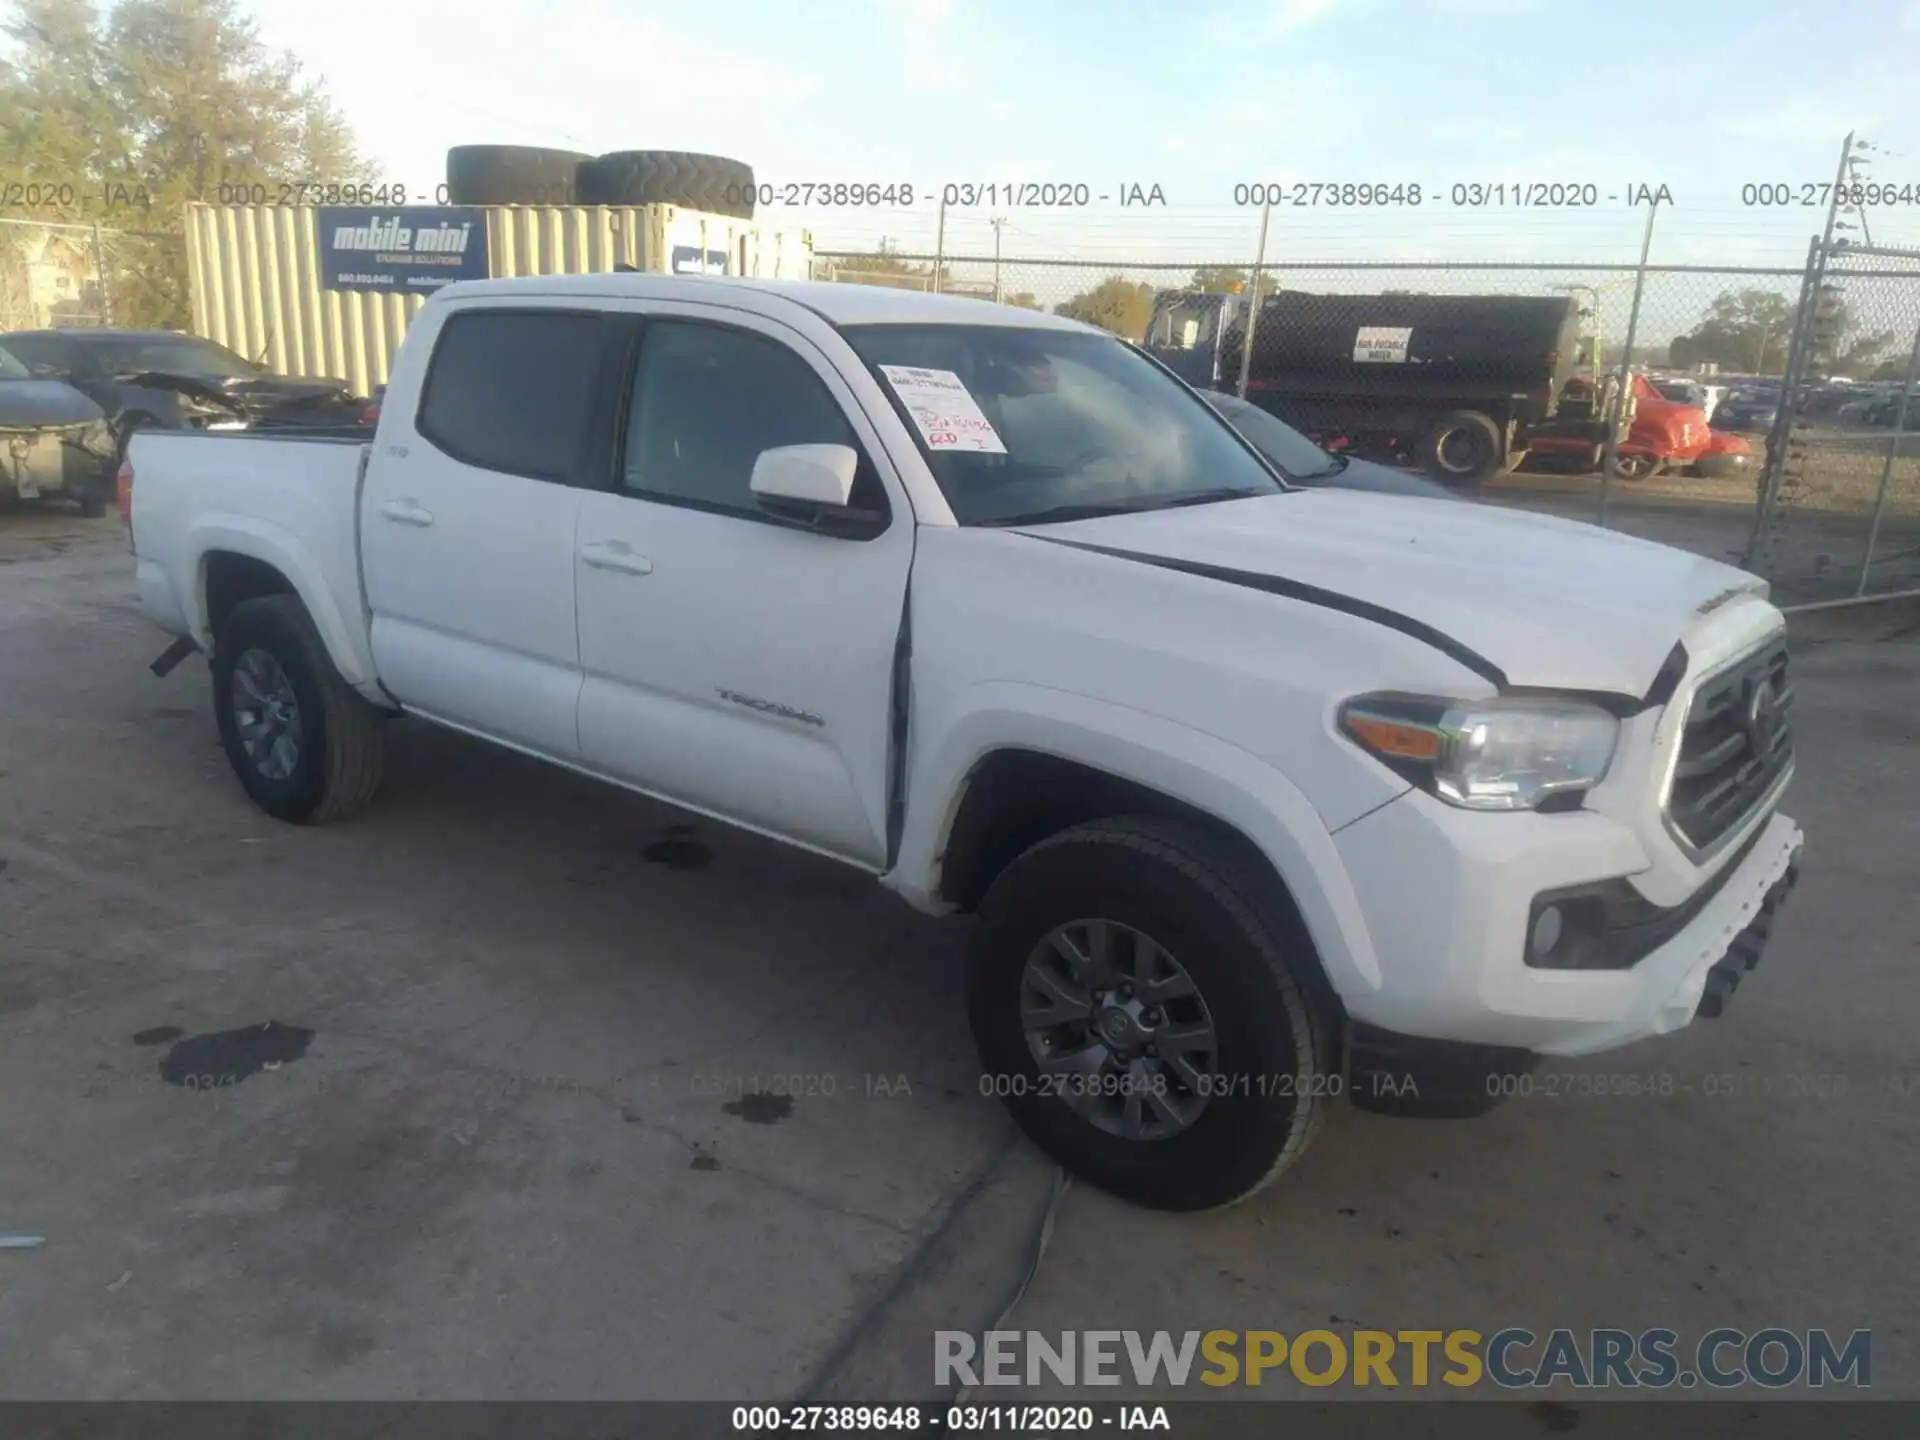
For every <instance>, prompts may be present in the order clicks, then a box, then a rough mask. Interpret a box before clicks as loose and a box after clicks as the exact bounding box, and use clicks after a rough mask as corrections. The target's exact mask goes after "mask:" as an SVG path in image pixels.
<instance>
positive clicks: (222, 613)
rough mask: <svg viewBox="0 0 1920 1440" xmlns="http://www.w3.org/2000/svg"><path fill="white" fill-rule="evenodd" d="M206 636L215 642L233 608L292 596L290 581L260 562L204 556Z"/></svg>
mask: <svg viewBox="0 0 1920 1440" xmlns="http://www.w3.org/2000/svg"><path fill="white" fill-rule="evenodd" d="M205 564H206V592H207V633H208V634H209V635H211V636H212V637H213V638H214V641H215V643H218V641H219V638H220V631H221V630H222V629H223V628H224V627H225V625H226V623H227V616H229V615H231V614H232V613H233V607H234V606H236V605H238V604H240V603H241V602H242V601H244V600H257V599H258V598H259V597H260V596H262V595H293V594H296V593H298V592H296V591H295V590H294V588H293V582H292V581H290V580H288V579H287V577H286V576H284V575H282V574H281V573H280V572H279V571H278V570H276V569H274V568H273V566H271V565H269V564H267V562H266V561H264V560H256V559H254V558H253V557H252V556H251V555H236V554H234V553H233V552H232V551H231V550H214V551H210V552H209V553H208V555H207V557H206V562H205Z"/></svg>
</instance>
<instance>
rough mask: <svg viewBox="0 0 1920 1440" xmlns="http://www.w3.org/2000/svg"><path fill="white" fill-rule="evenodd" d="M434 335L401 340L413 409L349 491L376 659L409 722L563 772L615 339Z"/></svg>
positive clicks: (511, 324) (555, 316) (474, 321)
mask: <svg viewBox="0 0 1920 1440" xmlns="http://www.w3.org/2000/svg"><path fill="white" fill-rule="evenodd" d="M427 319H428V317H426V316H423V317H422V320H421V321H417V322H416V329H419V328H422V322H424V321H427ZM438 319H439V329H438V332H437V333H436V334H431V335H423V336H419V337H418V338H417V339H415V338H414V337H409V343H411V344H417V343H422V342H425V341H428V340H429V339H430V340H431V350H430V352H429V359H428V368H427V373H426V376H425V381H424V384H423V386H422V388H421V389H420V392H419V403H418V408H417V410H416V411H415V413H414V414H413V415H411V416H401V415H389V416H388V417H386V418H385V419H384V420H383V423H382V426H381V429H380V432H379V440H378V442H377V443H376V445H375V447H374V454H373V456H372V459H371V461H370V463H369V466H368V471H367V479H366V484H365V486H364V488H363V494H362V500H361V511H360V535H361V547H362V550H361V553H362V557H363V563H364V565H365V570H366V587H367V602H368V606H369V608H370V610H371V611H372V614H373V653H374V659H375V662H376V663H377V664H378V666H379V670H380V676H381V679H382V680H383V681H384V683H385V684H386V686H387V688H388V689H389V690H390V691H392V693H393V695H394V697H395V698H396V699H398V700H399V701H400V702H401V703H402V704H404V705H405V706H407V707H408V708H409V709H411V710H415V711H418V712H420V713H422V714H424V715H428V716H430V717H432V718H434V719H437V720H441V721H444V722H447V723H450V724H453V725H456V726H459V727H461V728H464V729H468V730H472V731H475V732H478V733H480V734H483V735H486V736H488V737H490V738H493V739H497V740H503V741H506V742H507V743H509V744H512V745H516V746H519V747H521V748H524V749H528V750H533V751H535V752H538V753H540V754H543V755H549V756H554V757H557V758H560V759H567V760H572V759H577V758H578V756H579V753H580V745H579V731H578V728H577V726H576V711H577V709H578V705H579V698H580V680H581V675H580V648H579V640H578V633H577V629H576V622H575V610H574V543H575V537H574V531H575V526H576V523H577V520H578V516H579V512H580V502H581V498H582V495H583V494H584V493H585V492H584V491H583V489H582V488H581V487H582V486H583V485H585V484H588V483H594V482H595V480H596V479H597V477H599V476H602V475H604V474H605V471H606V465H607V458H608V448H607V447H608V446H609V445H610V444H611V439H612V434H613V418H612V408H611V404H612V402H613V401H615V400H617V398H618V387H617V378H616V377H617V372H613V371H609V370H608V369H607V368H606V367H607V365H608V363H609V358H610V357H617V356H618V355H619V354H620V353H621V348H622V347H621V346H620V345H619V344H618V342H617V339H616V333H617V332H618V331H619V328H620V322H619V320H618V317H613V316H608V315H605V314H603V313H596V312H592V311H580V310H569V309H567V308H565V307H564V305H544V306H543V305H539V304H538V303H536V302H529V303H528V304H527V305H525V306H518V305H516V306H515V307H514V308H511V309H508V308H502V307H498V306H491V305H490V306H485V307H468V308H456V309H451V310H449V311H448V312H446V313H445V314H444V315H443V316H441V317H438Z"/></svg>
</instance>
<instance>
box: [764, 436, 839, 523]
mask: <svg viewBox="0 0 1920 1440" xmlns="http://www.w3.org/2000/svg"><path fill="white" fill-rule="evenodd" d="M859 465H860V457H859V456H858V455H856V454H855V453H854V452H853V451H852V449H850V448H849V447H848V446H845V445H779V446H776V447H774V448H773V449H771V450H762V451H761V452H760V456H759V458H758V459H756V460H755V461H754V462H753V478H752V479H751V480H750V481H748V483H747V488H748V489H749V490H751V491H752V492H753V493H754V495H755V496H756V497H757V498H759V499H761V500H774V501H781V500H786V501H791V502H793V503H794V504H796V505H803V506H806V507H808V508H809V509H816V510H819V509H829V510H844V509H846V508H847V502H848V501H849V500H851V499H852V498H853V472H854V471H855V470H856V469H858V468H859Z"/></svg>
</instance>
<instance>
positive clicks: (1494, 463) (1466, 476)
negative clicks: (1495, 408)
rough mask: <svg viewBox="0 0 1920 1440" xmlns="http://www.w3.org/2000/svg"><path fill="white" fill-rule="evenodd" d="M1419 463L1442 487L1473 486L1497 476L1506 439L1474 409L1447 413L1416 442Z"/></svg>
mask: <svg viewBox="0 0 1920 1440" xmlns="http://www.w3.org/2000/svg"><path fill="white" fill-rule="evenodd" d="M1419 454H1420V463H1421V465H1422V466H1423V467H1424V468H1425V469H1426V472H1427V474H1429V475H1431V476H1432V477H1433V478H1434V479H1435V480H1438V481H1439V482H1440V483H1441V484H1442V485H1458V486H1473V485H1478V484H1480V483H1481V482H1482V481H1485V480H1491V479H1492V478H1493V477H1494V476H1495V475H1497V474H1499V473H1500V467H1501V465H1502V464H1503V463H1505V461H1506V458H1507V440H1506V436H1505V435H1503V434H1501V433H1500V427H1499V426H1498V425H1496V424H1494V423H1493V421H1492V419H1491V418H1490V417H1488V416H1486V415H1482V414H1481V413H1480V412H1479V411H1478V410H1450V411H1448V412H1447V413H1446V414H1444V415H1442V416H1441V417H1440V418H1439V419H1438V420H1436V421H1435V422H1434V423H1433V426H1432V428H1430V429H1429V430H1428V431H1427V433H1426V435H1425V436H1423V437H1422V438H1421V441H1420V451H1419Z"/></svg>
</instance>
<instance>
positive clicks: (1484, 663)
mask: <svg viewBox="0 0 1920 1440" xmlns="http://www.w3.org/2000/svg"><path fill="white" fill-rule="evenodd" d="M1020 533H1023V534H1026V535H1029V536H1031V537H1033V538H1035V539H1040V540H1046V541H1053V542H1056V543H1065V544H1072V545H1076V546H1079V547H1082V548H1088V549H1095V550H1099V551H1101V552H1104V553H1107V554H1112V555H1115V556H1117V557H1119V558H1122V559H1126V560H1133V561H1139V562H1143V563H1146V564H1151V565H1159V566H1165V567H1168V568H1172V569H1176V570H1184V571H1187V572H1189V573H1195V574H1201V575H1205V576H1207V577H1209V578H1212V579H1216V580H1220V581H1222V582H1224V583H1229V584H1243V585H1250V586H1252V587H1254V588H1256V589H1269V590H1274V591H1276V592H1278V593H1282V594H1287V595H1292V596H1295V597H1297V598H1300V599H1303V600H1307V601H1309V602H1310V603H1319V604H1324V605H1328V606H1329V607H1331V608H1334V609H1341V610H1346V611H1349V612H1352V613H1357V614H1361V615H1365V616H1368V617H1369V618H1373V619H1376V620H1379V621H1380V622H1381V623H1383V624H1388V625H1392V626H1393V627H1394V628H1396V629H1400V630H1404V631H1407V632H1408V633H1411V634H1414V635H1416V636H1418V637H1419V638H1422V639H1424V640H1426V641H1428V643H1432V644H1435V645H1437V646H1438V648H1441V649H1443V650H1447V651H1448V653H1450V654H1454V655H1455V657H1456V658H1459V659H1461V660H1462V661H1463V663H1466V664H1468V665H1469V667H1470V668H1473V669H1476V670H1478V671H1480V672H1481V673H1482V674H1484V675H1486V676H1487V677H1488V678H1489V679H1493V680H1495V681H1496V683H1502V684H1504V685H1513V686H1524V687H1541V688H1551V689H1566V690H1586V691H1597V692H1606V693H1610V694H1615V695H1621V696H1629V697H1633V698H1634V699H1638V698H1640V697H1642V696H1644V695H1645V694H1646V693H1647V691H1648V690H1649V689H1650V688H1651V687H1652V685H1653V682H1654V679H1655V677H1656V676H1657V675H1658V674H1659V672H1660V668H1661V666H1662V665H1663V664H1664V663H1665V662H1666V660H1667V658H1668V656H1669V655H1671V654H1672V651H1673V647H1674V644H1675V643H1676V642H1677V641H1678V640H1679V639H1680V638H1681V635H1682V632H1684V631H1685V630H1686V629H1687V628H1688V627H1689V626H1690V625H1691V624H1692V623H1693V622H1694V621H1695V620H1696V619H1697V618H1698V616H1700V615H1702V614H1704V613H1706V612H1707V611H1709V610H1712V609H1715V608H1717V604H1719V603H1725V601H1727V600H1729V599H1731V598H1732V597H1733V596H1734V595H1737V594H1744V593H1747V592H1753V593H1757V594H1764V593H1765V591H1766V582H1765V581H1763V580H1761V579H1760V578H1759V577H1757V576H1754V575H1750V574H1748V573H1747V572H1746V571H1744V570H1737V569H1735V568H1734V567H1733V566H1731V565H1724V564H1721V563H1720V562H1719V561H1716V560H1706V559H1702V558H1701V557H1699V556H1696V555H1691V554H1689V553H1687V552H1686V551H1684V550H1676V549H1673V548H1672V547H1670V546H1666V545H1658V544H1655V543H1653V542H1652V541H1648V540H1639V539H1636V538H1634V537H1633V536H1630V535H1621V534H1619V533H1617V532H1615V531H1612V530H1602V529H1599V528H1598V527H1597V526H1593V525H1586V524H1583V523H1581V522H1579V521H1576V520H1562V519H1559V518H1557V517H1554V516H1550V515H1536V514H1531V513H1527V512H1524V511H1518V510H1506V509H1499V508H1495V507H1493V506H1490V505H1482V504H1472V503H1466V504H1462V503H1458V502H1447V503H1442V502H1440V501H1437V500H1426V499H1415V498H1411V497H1405V496H1393V495H1376V494H1365V493H1359V492H1355V491H1342V490H1324V489H1323V490H1301V491H1294V492H1292V493H1289V494H1284V495H1271V496H1262V497H1260V498H1258V499H1253V500H1233V501H1226V502H1223V503H1220V504H1216V505H1198V506H1194V507H1192V508H1191V509H1175V510H1159V511H1144V512H1136V513H1134V514H1129V515H1113V516H1101V517H1099V518H1097V519H1090V520H1074V521H1068V522H1064V523H1061V524H1055V525H1032V526H1023V527H1020Z"/></svg>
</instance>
